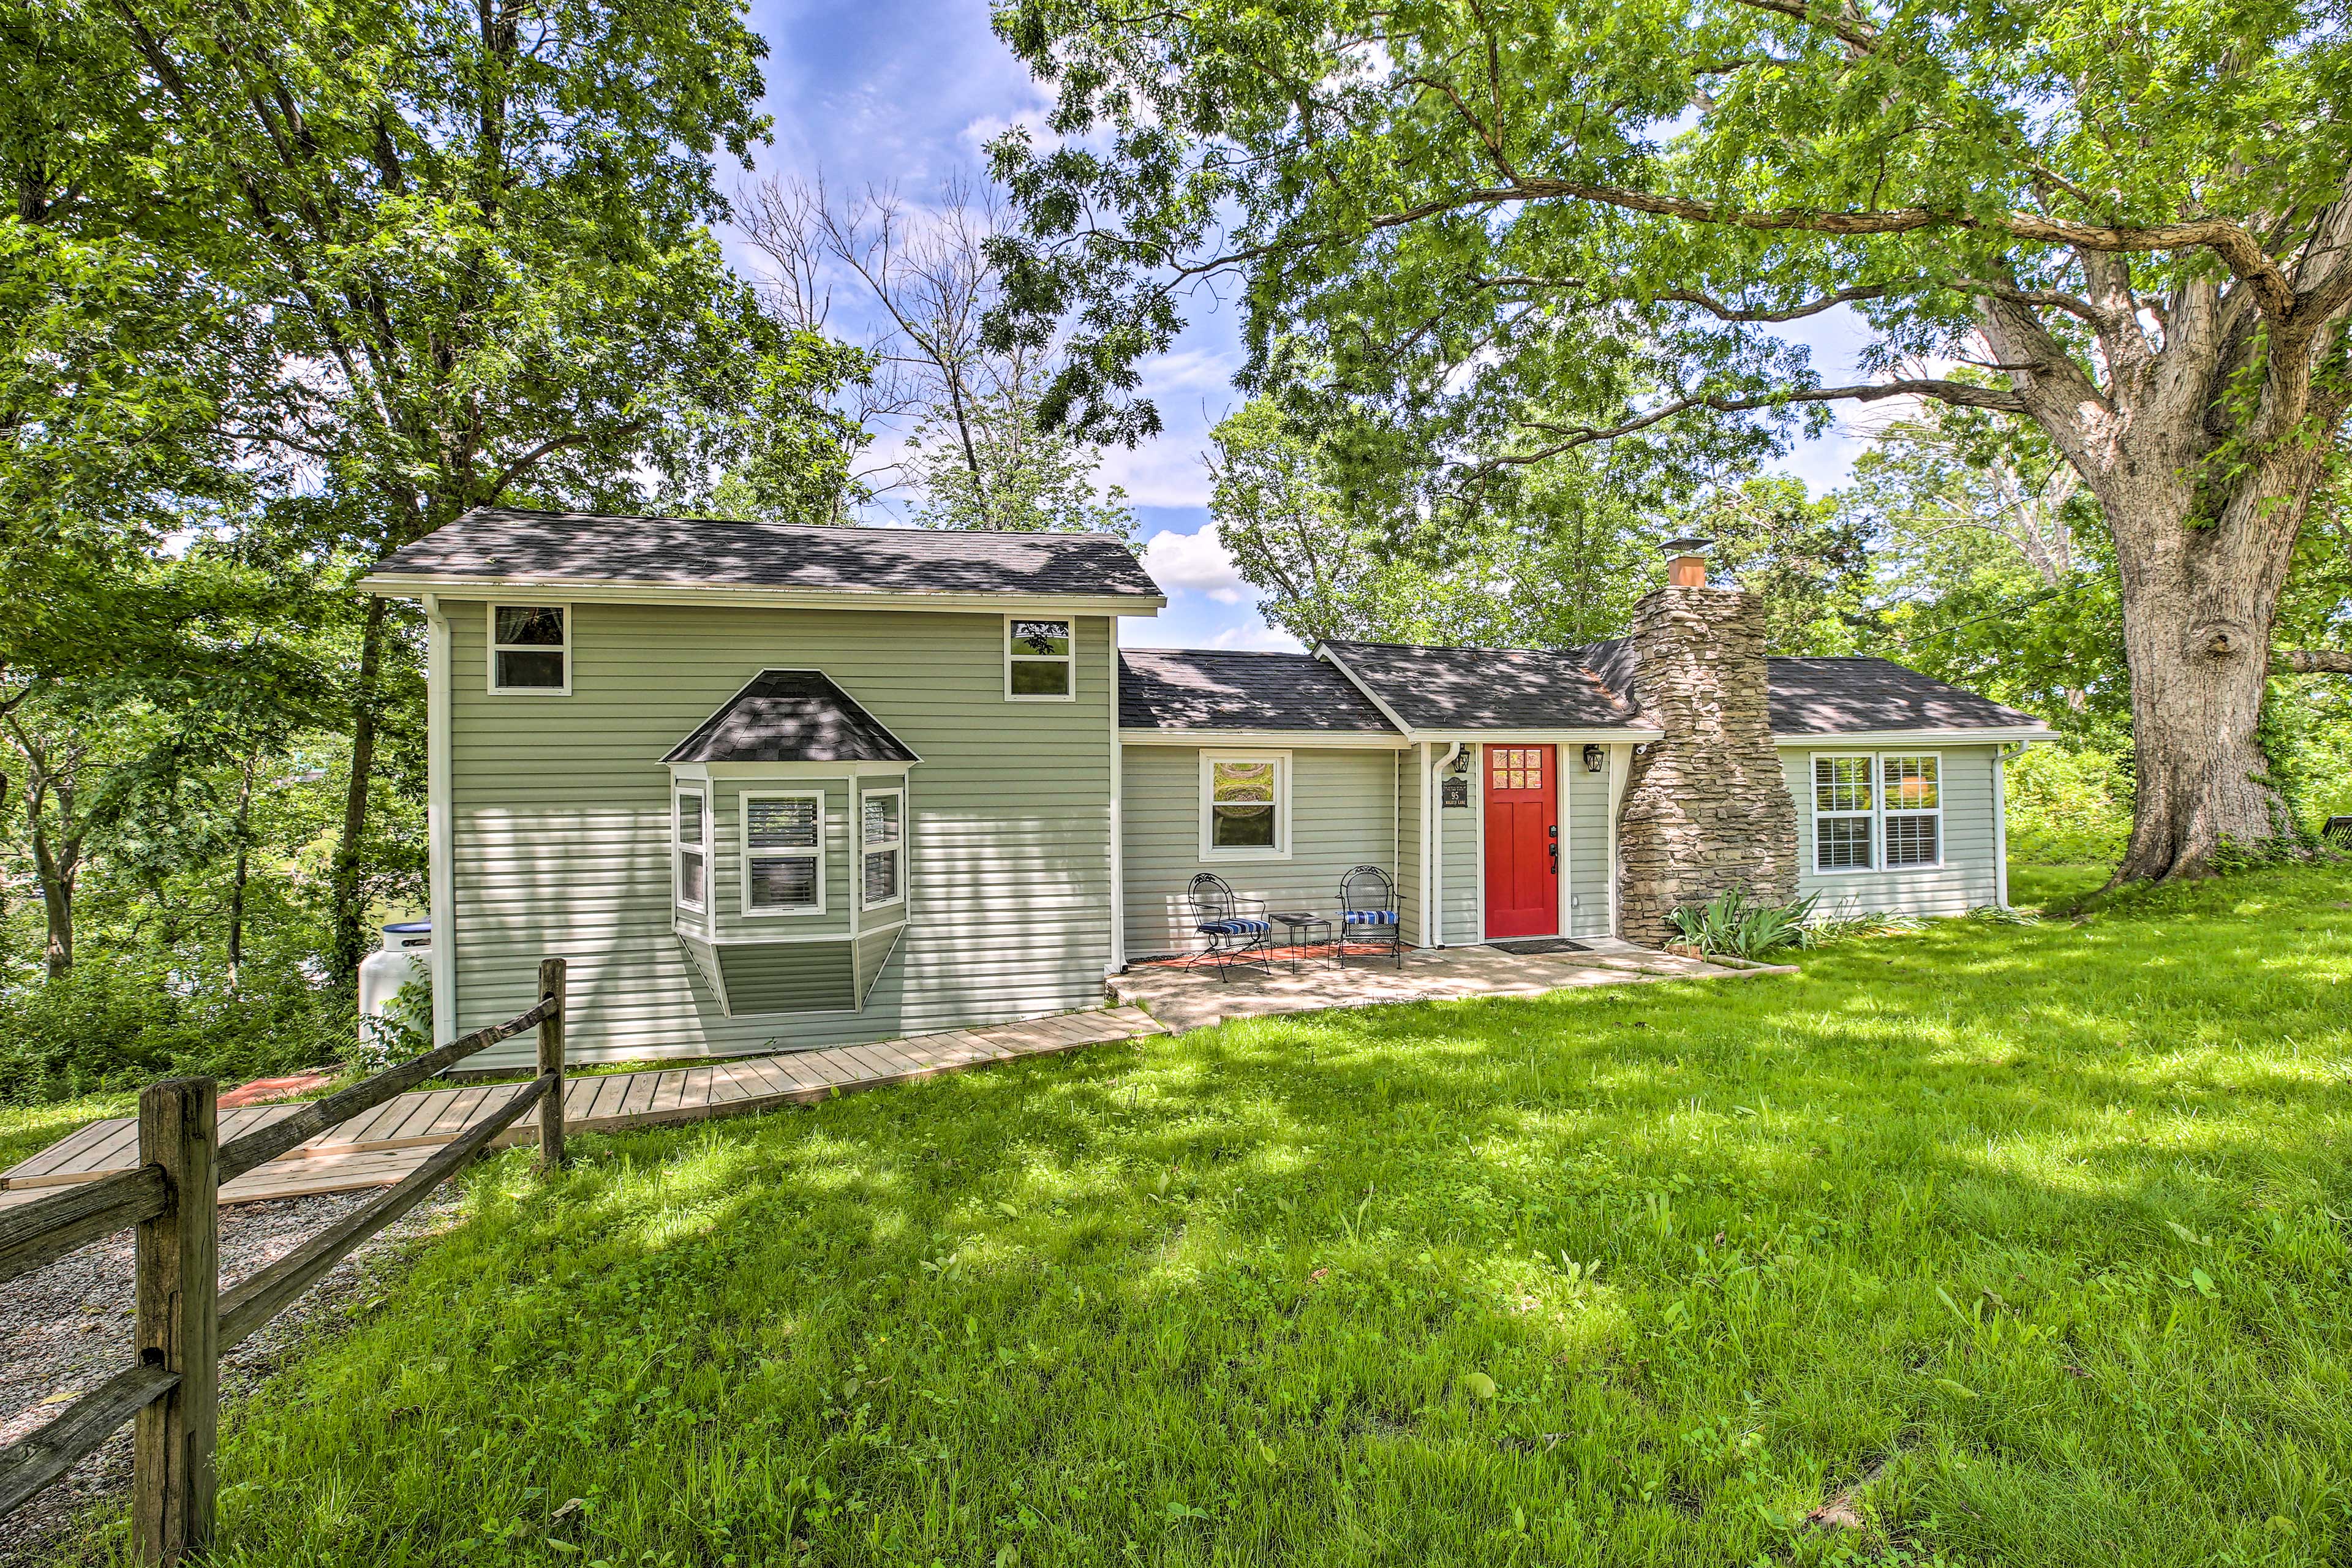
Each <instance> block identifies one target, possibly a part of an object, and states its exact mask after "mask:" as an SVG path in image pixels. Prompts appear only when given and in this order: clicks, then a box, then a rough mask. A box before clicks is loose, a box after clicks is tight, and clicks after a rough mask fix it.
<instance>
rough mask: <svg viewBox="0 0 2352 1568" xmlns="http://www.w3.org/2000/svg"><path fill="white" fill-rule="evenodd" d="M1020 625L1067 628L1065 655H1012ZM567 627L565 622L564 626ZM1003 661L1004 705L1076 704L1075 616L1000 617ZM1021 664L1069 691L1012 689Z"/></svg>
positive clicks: (1076, 642)
mask: <svg viewBox="0 0 2352 1568" xmlns="http://www.w3.org/2000/svg"><path fill="white" fill-rule="evenodd" d="M1021 621H1058V622H1060V623H1061V624H1062V625H1064V626H1067V627H1069V628H1070V635H1069V638H1068V641H1069V645H1070V647H1069V651H1068V652H1067V653H1024V654H1015V653H1014V652H1013V626H1014V625H1015V624H1016V623H1018V622H1021ZM570 624H571V623H570V622H568V621H567V622H566V623H565V625H566V626H569V625H570ZM999 647H1000V651H1001V652H1002V653H1003V657H1004V700H1006V701H1007V702H1076V700H1078V617H1077V616H1014V615H1008V616H1005V617H1004V629H1003V633H1002V635H1001V637H1000V638H999ZM1016 662H1017V663H1021V664H1058V665H1060V666H1062V667H1063V668H1065V669H1066V670H1067V671H1068V672H1069V677H1070V689H1068V690H1067V691H1061V692H1050V691H1046V692H1041V691H1024V692H1021V693H1018V694H1015V693H1014V691H1013V665H1014V664H1015V663H1016Z"/></svg>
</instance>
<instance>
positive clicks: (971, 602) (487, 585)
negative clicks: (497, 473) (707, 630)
mask: <svg viewBox="0 0 2352 1568" xmlns="http://www.w3.org/2000/svg"><path fill="white" fill-rule="evenodd" d="M358 586H359V587H360V588H361V589H362V591H364V592H366V593H370V594H377V595H383V597H385V598H393V599H413V598H419V597H422V596H423V595H426V594H437V595H441V596H442V597H444V598H452V599H466V600H474V599H497V598H506V597H509V596H514V595H562V597H563V598H565V599H568V600H571V601H572V602H573V603H575V604H592V605H593V604H609V605H664V604H668V605H707V604H710V603H712V602H714V601H715V602H718V603H722V604H728V605H753V606H756V607H758V608H761V609H785V610H791V609H802V610H855V609H879V610H935V611H941V612H949V613H953V614H957V615H968V614H971V612H973V611H980V612H983V613H986V614H990V615H1015V616H1024V615H1064V616H1157V615H1158V614H1159V613H1160V611H1161V610H1162V609H1165V608H1166V607H1167V605H1168V601H1167V599H1166V598H1164V597H1159V596H1154V597H1151V598H1141V597H1138V596H1135V595H1125V594H1122V595H1086V594H1068V595H1034V594H861V593H855V592H843V593H825V592H822V591H818V590H812V589H807V588H759V587H744V586H739V585H735V584H725V583H604V582H581V581H578V580H576V579H571V578H562V577H422V576H408V575H404V574H399V573H389V572H379V573H372V574H369V575H368V576H365V577H362V578H361V579H360V580H359V584H358Z"/></svg>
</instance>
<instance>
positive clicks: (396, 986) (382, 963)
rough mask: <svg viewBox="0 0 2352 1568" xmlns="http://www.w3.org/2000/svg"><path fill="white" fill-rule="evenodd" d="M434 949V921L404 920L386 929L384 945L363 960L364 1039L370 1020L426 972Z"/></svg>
mask: <svg viewBox="0 0 2352 1568" xmlns="http://www.w3.org/2000/svg"><path fill="white" fill-rule="evenodd" d="M432 951H433V922H432V921H399V922H397V923H395V924H393V925H388V926H386V927H384V928H383V946H382V947H380V948H378V949H376V950H375V951H374V952H371V953H369V954H368V955H367V956H366V957H365V958H363V959H362V960H360V1038H361V1040H362V1041H363V1042H364V1041H366V1040H367V1039H368V1020H369V1019H371V1018H381V1017H383V1016H384V1014H385V1013H387V1012H389V1011H390V1010H391V1008H392V999H393V998H394V996H397V995H398V994H400V988H401V987H402V986H404V985H405V984H408V983H409V981H411V980H412V979H417V978H420V977H422V976H423V975H424V973H425V958H426V956H427V955H428V954H430V953H431V952H432Z"/></svg>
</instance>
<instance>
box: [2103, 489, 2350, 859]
mask: <svg viewBox="0 0 2352 1568" xmlns="http://www.w3.org/2000/svg"><path fill="white" fill-rule="evenodd" d="M2154 467H2155V465H2152V464H2149V463H2147V461H2145V460H2142V461H2140V462H2138V463H2136V464H2135V463H2126V464H2122V465H2119V466H2118V472H2117V473H2116V475H2114V476H2111V478H2110V479H2109V482H2107V483H2105V484H2104V485H2102V486H2100V487H2098V488H2099V489H2102V490H2103V491H2104V492H2105V493H2104V494H2102V496H2101V500H2102V501H2103V502H2105V505H2106V508H2107V516H2108V520H2109V523H2110V526H2111V527H2112V529H2113V531H2114V534H2115V541H2116V565H2117V567H2118V569H2119V571H2120V574H2121V579H2122V589H2123V616H2124V650H2125V656H2126V659H2127V660H2128V662H2129V664H2130V668H2131V697H2132V749H2133V760H2134V771H2135V773H2136V775H2137V788H2138V799H2137V803H2136V805H2135V807H2134V810H2133V812H2132V833H2131V841H2130V843H2129V845H2128V846H2127V847H2126V850H2125V852H2124V858H2123V861H2122V863H2121V864H2120V865H2118V866H2117V867H2116V874H2115V881H2116V882H2117V883H2121V882H2129V881H2151V880H2161V879H2166V878H2172V877H2193V876H2199V875H2202V874H2203V873H2205V872H2207V871H2209V870H2210V869H2211V868H2212V866H2213V863H2214V859H2215V858H2216V856H2217V855H2218V854H2219V853H2220V852H2221V849H2222V847H2223V846H2224V845H2225V844H2236V845H2242V846H2245V847H2250V848H2251V847H2261V846H2263V845H2266V844H2269V843H2270V842H2272V841H2273V839H2275V838H2276V837H2279V836H2280V835H2281V834H2282V833H2283V832H2287V831H2291V830H2292V822H2291V820H2290V818H2289V816H2288V813H2287V808H2286V802H2285V800H2284V797H2283V796H2282V795H2280V794H2279V791H2278V789H2277V787H2276V785H2275V784H2274V783H2273V780H2272V778H2271V764H2270V759H2269V758H2268V757H2266V756H2265V755H2264V754H2263V749H2262V744H2261V742H2259V741H2258V740H2257V739H2256V737H2255V730H2256V727H2257V725H2259V724H2260V722H2261V721H2262V710H2263V688H2264V682H2265V680H2266V679H2267V677H2268V675H2269V673H2270V662H2271V655H2270V639H2271V628H2272V623H2273V617H2274V616H2275V613H2276V610H2277V605H2278V601H2279V595H2280V592H2281V590H2282V589H2283V588H2284V585H2285V582H2286V571H2287V561H2288V557H2289V555H2290V553H2291V552H2293V550H2294V540H2295V535H2296V534H2297V533H2298V532H2299V531H2301V528H2302V524H2303V519H2304V514H2305V511H2306V510H2308V509H2309V506H2310V500H2311V491H2312V486H2313V482H2314V481H2315V479H2316V478H2317V468H2316V466H2315V465H2314V464H2313V463H2311V462H2310V461H2309V460H2308V458H2307V455H2306V454H2304V453H2301V452H2289V453H2285V454H2275V455H2273V456H2272V457H2271V458H2269V459H2268V460H2266V461H2260V462H2257V463H2255V464H2253V465H2252V468H2251V471H2250V472H2249V473H2247V474H2246V475H2245V476H2244V478H2243V479H2242V482H2241V484H2240V485H2239V486H2238V487H2237V488H2236V489H2235V490H2234V491H2232V492H2231V494H2230V495H2229V496H2228V497H2227V499H2226V500H2223V501H2222V503H2221V506H2220V508H2219V513H2218V515H2209V516H2208V517H2207V518H2205V519H2200V518H2198V517H2196V516H2194V515H2192V513H2191V508H2193V507H2194V506H2196V504H2197V503H2198V501H2199V500H2200V499H2201V500H2203V501H2204V502H2205V503H2206V504H2207V505H2208V506H2210V505H2211V503H2212V501H2213V500H2214V498H2213V497H2211V496H2210V494H2209V495H2207V496H2205V497H2202V498H2200V497H2199V496H2197V495H2196V494H2195V493H2194V491H2193V490H2192V489H2191V487H2190V485H2189V483H2188V482H2187V481H2186V480H2185V479H2183V478H2182V477H2181V476H2180V474H2179V472H2178V470H2176V471H2174V472H2170V473H2164V472H2161V471H2160V470H2159V471H2158V473H2156V474H2154V475H2150V474H2149V470H2150V469H2151V468H2154ZM2135 468H2137V470H2138V472H2137V474H2136V473H2135V472H2134V471H2133V470H2134V469H2135ZM2143 475H2147V476H2149V478H2150V479H2151V480H2152V482H2147V483H2135V482H2133V481H2134V480H2135V479H2138V478H2140V477H2141V476H2143Z"/></svg>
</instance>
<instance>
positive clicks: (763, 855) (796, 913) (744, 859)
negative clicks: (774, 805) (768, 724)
mask: <svg viewBox="0 0 2352 1568" xmlns="http://www.w3.org/2000/svg"><path fill="white" fill-rule="evenodd" d="M755 800H810V801H814V802H815V803H816V847H815V848H814V849H781V850H780V849H761V850H754V849H753V848H752V847H751V803H752V802H753V801H755ZM735 824H736V826H735V843H736V860H735V874H736V876H737V878H738V879H739V880H738V882H737V886H738V887H740V889H742V896H741V898H740V904H741V911H740V912H741V914H742V916H743V918H744V919H745V920H747V921H780V920H805V919H807V918H809V917H810V916H813V915H816V916H822V915H824V914H826V913H828V912H829V911H830V910H831V909H832V904H831V902H830V901H829V900H827V899H826V897H825V887H824V862H825V858H826V857H825V827H826V823H825V812H824V791H823V790H822V789H757V788H753V787H751V786H749V785H746V786H745V787H744V788H742V789H740V790H738V791H736V792H735ZM755 856H756V857H757V858H760V859H762V860H814V861H815V862H816V902H815V903H814V904H804V905H800V906H797V907H795V908H793V909H788V910H763V909H758V908H755V907H754V906H753V905H752V903H751V861H752V859H753V858H754V857H755Z"/></svg>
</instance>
